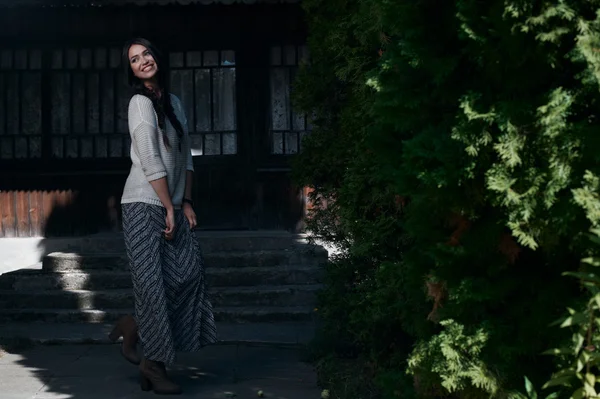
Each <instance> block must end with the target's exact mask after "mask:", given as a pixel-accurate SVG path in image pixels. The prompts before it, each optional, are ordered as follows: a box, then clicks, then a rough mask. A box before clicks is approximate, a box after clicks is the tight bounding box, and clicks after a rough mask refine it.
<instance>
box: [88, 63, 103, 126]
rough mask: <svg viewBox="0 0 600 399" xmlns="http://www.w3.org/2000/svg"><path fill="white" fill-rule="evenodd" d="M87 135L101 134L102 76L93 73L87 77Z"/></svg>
mask: <svg viewBox="0 0 600 399" xmlns="http://www.w3.org/2000/svg"><path fill="white" fill-rule="evenodd" d="M87 85H88V89H87V133H91V134H97V133H100V101H99V96H100V75H99V74H97V73H92V74H90V75H88V77H87Z"/></svg>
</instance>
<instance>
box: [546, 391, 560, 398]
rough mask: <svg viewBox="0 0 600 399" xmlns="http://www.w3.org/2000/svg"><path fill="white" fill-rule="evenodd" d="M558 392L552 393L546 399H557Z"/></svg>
mask: <svg viewBox="0 0 600 399" xmlns="http://www.w3.org/2000/svg"><path fill="white" fill-rule="evenodd" d="M557 398H558V392H552V393H551V394H550V395H548V396H546V399H557Z"/></svg>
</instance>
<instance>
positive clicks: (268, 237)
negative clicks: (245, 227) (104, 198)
mask: <svg viewBox="0 0 600 399" xmlns="http://www.w3.org/2000/svg"><path fill="white" fill-rule="evenodd" d="M196 236H197V237H198V241H199V242H200V246H201V248H202V250H203V252H204V253H210V252H231V251H253V250H263V251H266V250H280V249H287V248H289V247H291V246H293V245H295V244H304V243H305V242H306V240H305V238H304V236H302V235H298V234H293V233H290V232H287V231H196ZM70 248H71V249H72V250H73V251H79V252H96V253H103V252H124V251H125V244H124V241H123V234H122V233H101V234H94V235H90V236H86V237H80V238H74V239H73V243H72V244H71V245H70Z"/></svg>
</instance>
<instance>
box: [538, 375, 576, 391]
mask: <svg viewBox="0 0 600 399" xmlns="http://www.w3.org/2000/svg"><path fill="white" fill-rule="evenodd" d="M572 380H573V376H563V377H556V378H552V379H551V380H550V381H548V382H546V383H545V384H544V386H543V387H542V389H547V388H550V387H556V386H563V387H570V386H571V381H572Z"/></svg>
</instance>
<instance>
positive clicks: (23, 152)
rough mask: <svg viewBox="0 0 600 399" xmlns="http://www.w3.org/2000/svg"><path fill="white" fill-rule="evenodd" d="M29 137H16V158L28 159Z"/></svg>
mask: <svg viewBox="0 0 600 399" xmlns="http://www.w3.org/2000/svg"><path fill="white" fill-rule="evenodd" d="M27 152H28V151H27V137H19V136H17V137H15V158H18V159H23V158H27Z"/></svg>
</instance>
